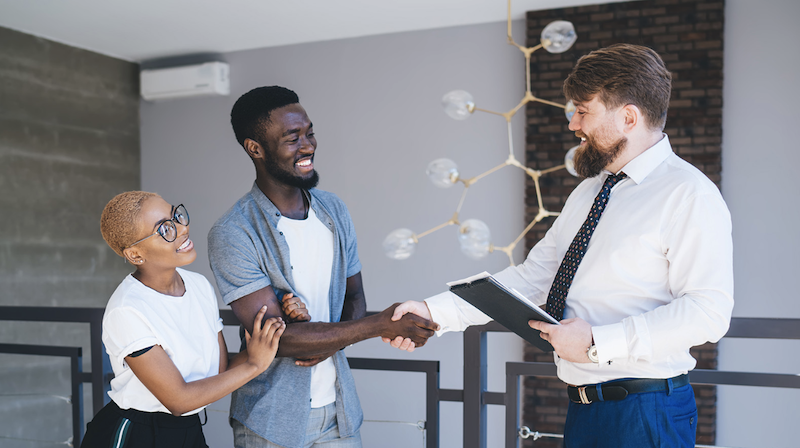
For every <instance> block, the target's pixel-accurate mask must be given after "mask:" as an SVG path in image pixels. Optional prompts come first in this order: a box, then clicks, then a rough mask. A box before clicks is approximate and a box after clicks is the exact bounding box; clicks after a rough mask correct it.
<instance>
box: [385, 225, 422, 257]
mask: <svg viewBox="0 0 800 448" xmlns="http://www.w3.org/2000/svg"><path fill="white" fill-rule="evenodd" d="M416 248H417V242H416V241H415V240H414V232H412V231H411V230H409V229H396V230H393V231H392V233H390V234H389V236H387V237H386V239H385V240H383V251H384V252H385V253H386V256H387V257H389V258H391V259H393V260H405V259H406V258H408V257H410V256H411V255H413V254H414V250H415V249H416Z"/></svg>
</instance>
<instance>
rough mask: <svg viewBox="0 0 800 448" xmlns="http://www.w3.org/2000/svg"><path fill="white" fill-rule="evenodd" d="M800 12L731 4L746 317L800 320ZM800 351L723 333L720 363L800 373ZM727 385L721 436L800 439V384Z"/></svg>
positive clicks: (752, 440)
mask: <svg viewBox="0 0 800 448" xmlns="http://www.w3.org/2000/svg"><path fill="white" fill-rule="evenodd" d="M798 18H800V3H798V2H796V1H794V0H769V1H760V2H750V1H747V0H727V1H726V2H725V72H724V74H725V86H724V93H723V95H724V109H723V127H724V132H723V138H724V140H723V144H722V162H723V166H722V191H723V194H724V196H725V199H726V201H727V202H728V206H729V208H730V210H731V214H732V216H733V237H734V270H735V287H736V293H735V297H736V306H735V308H734V316H738V317H783V318H795V319H797V318H800V297H798V293H797V288H796V286H795V284H794V282H795V281H796V278H797V277H796V275H797V274H796V271H797V268H798V266H800V264H798V262H797V253H798V252H800V236H798V233H797V230H796V229H797V223H798V221H800V211H798V207H797V206H798V200H797V194H798V193H800V178H798V176H797V166H798V165H800V152H798V150H797V143H796V138H795V134H796V133H797V132H796V129H797V123H796V119H795V116H796V114H795V106H796V105H797V104H798V103H800V92H798V89H797V73H798V71H799V70H800V52H798V50H797V48H796V46H795V43H796V42H798V41H800V29H798V27H797V25H796V21H797V19H798ZM764 31H766V32H764ZM798 351H800V342H798V341H789V342H786V341H783V342H781V341H770V340H762V341H748V340H723V341H722V342H721V343H720V346H719V368H720V369H724V370H734V371H757V372H775V373H790V374H798V373H800V358H798V357H797V356H796V355H795V354H796V353H798ZM718 392H719V394H718V397H719V398H718V399H719V402H718V405H717V412H718V414H717V416H718V419H717V443H718V444H720V445H725V446H738V447H767V446H768V447H775V448H778V447H787V448H788V447H796V446H797V445H798V442H797V428H796V424H797V423H796V422H797V415H798V412H800V405H798V402H800V390H781V389H765V388H753V387H732V386H720V387H719V389H718Z"/></svg>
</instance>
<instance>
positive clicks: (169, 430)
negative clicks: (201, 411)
mask: <svg viewBox="0 0 800 448" xmlns="http://www.w3.org/2000/svg"><path fill="white" fill-rule="evenodd" d="M173 447H174V448H208V445H206V439H205V437H204V436H203V427H202V425H201V424H200V417H199V416H198V415H197V414H195V415H191V416H188V417H175V416H174V415H172V414H166V413H163V412H142V411H137V410H135V409H120V408H119V406H117V404H116V403H114V402H113V401H111V402H110V403H108V404H107V405H105V407H103V409H101V410H100V412H98V413H97V415H95V416H94V418H93V419H92V421H91V422H89V424H88V425H86V435H84V437H83V442H81V448H173Z"/></svg>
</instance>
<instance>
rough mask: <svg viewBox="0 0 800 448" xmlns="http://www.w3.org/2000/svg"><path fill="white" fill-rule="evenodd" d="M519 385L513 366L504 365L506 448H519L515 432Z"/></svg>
mask: <svg viewBox="0 0 800 448" xmlns="http://www.w3.org/2000/svg"><path fill="white" fill-rule="evenodd" d="M519 385H520V376H519V374H518V373H517V371H516V369H515V368H514V365H513V364H512V363H510V362H507V363H506V400H505V405H506V448H517V447H519V439H518V437H517V430H518V428H519V413H520V412H519V411H520V409H519V403H520V398H519Z"/></svg>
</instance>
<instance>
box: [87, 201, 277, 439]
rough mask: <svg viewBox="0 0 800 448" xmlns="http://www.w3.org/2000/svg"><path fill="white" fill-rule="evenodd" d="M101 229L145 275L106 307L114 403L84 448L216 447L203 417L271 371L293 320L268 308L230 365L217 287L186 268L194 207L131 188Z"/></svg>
mask: <svg viewBox="0 0 800 448" xmlns="http://www.w3.org/2000/svg"><path fill="white" fill-rule="evenodd" d="M100 228H101V231H102V233H103V238H104V239H105V240H106V242H107V243H108V245H109V246H110V247H111V248H112V249H113V250H114V251H115V252H116V253H117V254H118V255H120V256H122V257H124V258H125V259H126V260H127V261H128V262H130V263H131V264H133V265H134V266H136V271H135V272H134V273H132V274H131V275H129V276H127V277H126V278H125V279H124V280H123V281H122V283H121V284H120V285H119V287H117V290H116V291H114V294H113V295H112V296H111V299H110V300H109V302H108V305H107V306H106V312H105V315H104V317H103V343H104V344H105V346H106V351H107V352H108V355H109V358H110V360H111V367H112V369H113V370H114V379H113V380H112V381H111V391H110V392H109V396H110V397H111V402H110V403H109V404H108V405H106V406H105V407H104V408H103V409H102V410H101V411H100V412H99V413H98V414H97V415H96V416H95V418H94V419H93V420H92V422H91V423H89V425H88V427H87V431H86V436H85V437H84V439H83V443H82V444H81V447H110V446H114V447H116V446H126V447H145V446H146V447H150V446H156V442H157V443H158V446H170V447H206V446H207V445H206V442H205V437H204V436H203V431H202V426H201V423H200V418H199V413H200V412H201V411H203V410H204V409H205V407H206V406H207V405H208V404H209V403H212V402H214V401H216V400H218V399H220V398H222V397H223V396H225V395H227V394H229V393H230V392H232V391H233V390H235V389H237V388H238V387H240V386H242V385H243V384H245V383H247V382H248V381H250V380H251V379H253V378H255V377H256V376H258V375H259V374H260V373H261V372H263V371H264V370H266V368H267V367H268V366H269V365H270V363H271V362H272V360H273V359H274V358H275V353H276V352H277V350H278V341H279V340H280V336H281V334H283V330H284V329H285V325H284V323H283V320H282V319H281V318H280V317H274V318H270V319H267V320H266V321H265V322H264V323H263V325H262V320H263V318H264V314H265V313H266V307H263V308H262V309H261V310H260V312H259V313H258V314H257V316H256V318H255V322H254V324H253V334H252V336H250V334H248V335H247V342H248V348H247V349H246V350H243V351H242V352H241V353H239V354H238V355H236V357H234V358H233V359H231V360H230V362H229V361H228V351H227V348H226V345H225V339H224V338H223V336H222V331H221V330H222V320H221V319H220V317H219V310H218V308H217V299H216V297H215V294H214V289H213V287H212V286H211V284H210V283H209V282H208V280H206V278H205V277H203V276H202V275H200V274H196V273H194V272H190V271H186V270H184V269H181V267H182V266H186V265H188V264H190V263H192V262H193V261H194V260H195V258H196V257H197V253H196V252H195V250H194V244H193V243H192V240H191V239H190V238H189V213H188V211H187V210H186V207H185V206H183V205H182V204H181V205H178V206H172V205H170V204H169V203H167V202H166V201H165V200H164V199H162V198H161V196H159V195H157V194H155V193H147V192H143V191H130V192H127V193H122V194H120V195H117V196H116V197H114V198H113V199H112V200H111V201H110V202H109V203H108V204H107V205H106V207H105V209H104V210H103V215H102V217H101V221H100Z"/></svg>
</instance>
